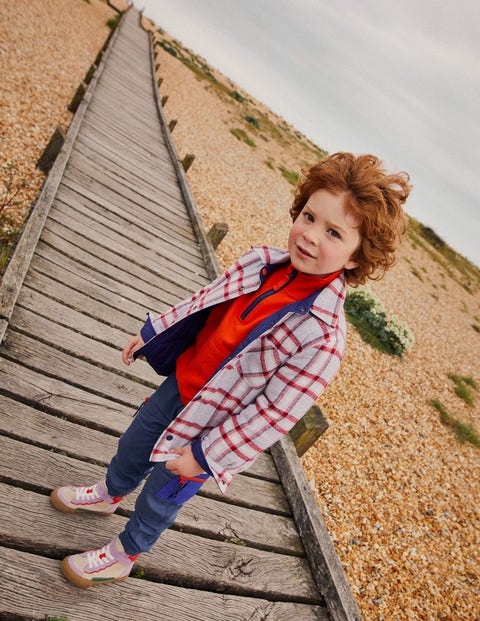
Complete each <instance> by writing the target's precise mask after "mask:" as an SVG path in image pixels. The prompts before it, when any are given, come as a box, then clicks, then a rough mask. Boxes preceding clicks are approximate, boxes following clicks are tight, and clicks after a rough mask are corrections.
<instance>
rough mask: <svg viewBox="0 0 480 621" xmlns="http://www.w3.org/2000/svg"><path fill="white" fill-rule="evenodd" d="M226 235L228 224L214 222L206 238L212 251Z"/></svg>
mask: <svg viewBox="0 0 480 621" xmlns="http://www.w3.org/2000/svg"><path fill="white" fill-rule="evenodd" d="M227 233H228V224H227V223H226V222H215V224H214V225H213V226H212V228H211V229H210V230H209V231H208V233H207V237H208V239H209V240H210V242H211V244H212V246H213V249H214V250H215V248H217V247H218V246H219V245H220V242H221V241H222V239H223V238H224V237H225V235H226V234H227Z"/></svg>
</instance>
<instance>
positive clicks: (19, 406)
mask: <svg viewBox="0 0 480 621" xmlns="http://www.w3.org/2000/svg"><path fill="white" fill-rule="evenodd" d="M0 414H1V416H2V430H3V431H4V432H5V433H6V434H7V435H8V436H9V437H10V438H12V439H15V440H18V441H19V442H27V443H29V444H34V445H35V446H39V447H41V448H44V449H47V450H50V449H54V450H56V451H61V452H62V454H65V455H66V456H69V457H72V458H73V459H80V460H82V461H86V460H88V461H93V462H94V463H97V464H98V465H101V466H103V467H106V466H108V464H109V462H110V459H111V458H112V457H113V456H114V455H115V453H116V450H117V442H118V438H117V437H115V436H113V435H109V434H107V433H102V432H99V431H96V430H94V429H90V428H88V427H83V426H81V425H77V424H74V423H72V422H70V421H68V420H63V419H61V418H59V417H58V416H52V415H51V414H46V413H45V412H41V411H38V410H35V409H34V408H33V407H31V406H29V405H26V404H25V403H21V402H18V401H14V400H13V399H11V398H9V397H6V396H1V395H0ZM19 420H21V421H22V425H21V426H19V425H18V421H19ZM89 482H90V481H87V482H86V484H88V483H89ZM200 495H202V496H205V497H206V498H213V499H216V500H221V501H225V502H229V503H233V504H237V505H238V506H243V507H249V508H253V509H259V510H266V511H270V512H271V513H276V514H278V515H285V516H290V515H291V511H290V506H289V505H288V501H287V499H286V497H285V492H284V491H283V487H282V486H281V485H279V484H278V483H273V482H270V481H264V480H261V479H257V478H254V477H249V476H245V475H239V476H237V477H236V478H235V480H234V482H233V484H232V485H231V487H230V488H229V490H228V495H227V496H223V495H222V494H221V493H220V491H219V490H218V487H217V485H216V483H215V482H214V481H213V480H209V481H208V482H207V483H206V484H205V486H204V487H203V488H202V490H201V493H200Z"/></svg>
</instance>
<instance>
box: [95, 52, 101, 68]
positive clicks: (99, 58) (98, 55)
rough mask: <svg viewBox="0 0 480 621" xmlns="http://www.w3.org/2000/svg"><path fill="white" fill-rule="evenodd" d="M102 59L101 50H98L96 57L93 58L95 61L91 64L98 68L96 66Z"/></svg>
mask: <svg viewBox="0 0 480 621" xmlns="http://www.w3.org/2000/svg"><path fill="white" fill-rule="evenodd" d="M102 58H103V52H102V50H100V51H99V52H98V54H97V57H96V58H95V60H94V61H93V64H94V65H96V66H97V67H98V65H99V64H100V63H101V62H102Z"/></svg>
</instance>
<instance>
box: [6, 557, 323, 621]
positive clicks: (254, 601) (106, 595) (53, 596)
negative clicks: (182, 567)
mask: <svg viewBox="0 0 480 621" xmlns="http://www.w3.org/2000/svg"><path fill="white" fill-rule="evenodd" d="M0 559H1V563H0V589H1V590H0V593H1V595H2V597H1V602H2V603H1V604H0V606H1V608H0V611H1V612H2V614H4V615H7V614H8V615H12V616H14V617H15V618H17V619H18V618H23V619H28V620H32V619H34V620H38V621H41V620H43V619H45V618H46V617H47V616H50V617H51V616H66V617H67V618H68V619H72V620H75V621H92V619H97V618H98V617H99V611H111V612H113V611H114V613H113V614H114V618H115V619H116V620H117V621H131V620H132V619H135V620H136V621H151V619H152V614H153V615H158V614H159V615H161V618H162V621H178V620H179V619H182V621H198V619H199V618H200V619H208V620H209V621H225V619H231V620H233V621H251V620H252V619H255V618H256V619H262V620H264V621H292V619H295V621H319V620H320V621H327V620H328V617H325V613H324V608H323V607H321V606H310V605H308V604H297V603H290V602H271V601H268V600H266V599H260V598H247V597H244V596H235V595H223V594H221V593H220V594H217V593H210V592H208V591H200V590H194V589H185V588H182V587H176V586H171V585H166V584H161V583H154V582H150V581H149V580H134V579H131V580H129V581H128V580H127V582H125V583H123V584H121V585H114V586H108V585H106V586H104V587H103V588H102V589H91V591H89V593H88V597H87V596H86V595H85V592H84V591H83V590H81V589H78V588H76V587H74V586H73V585H71V584H68V583H67V581H66V580H65V579H64V578H63V577H62V576H61V575H60V569H59V561H58V560H54V559H49V558H44V557H41V556H38V555H34V554H29V553H27V552H20V551H17V550H10V549H8V548H1V550H0ZM18 567H22V572H19V571H18ZM26 585H28V587H27V588H25V586H26ZM103 614H104V613H103ZM111 618H113V617H111Z"/></svg>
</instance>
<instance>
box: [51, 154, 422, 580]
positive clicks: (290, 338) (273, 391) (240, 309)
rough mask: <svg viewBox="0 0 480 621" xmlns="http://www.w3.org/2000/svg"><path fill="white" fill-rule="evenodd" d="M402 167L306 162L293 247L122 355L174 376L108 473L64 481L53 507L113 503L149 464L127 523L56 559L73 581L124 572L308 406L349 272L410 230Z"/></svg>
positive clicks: (233, 276) (324, 379) (247, 263)
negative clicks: (204, 491) (97, 543)
mask: <svg viewBox="0 0 480 621" xmlns="http://www.w3.org/2000/svg"><path fill="white" fill-rule="evenodd" d="M409 191H410V185H409V182H408V175H406V174H405V173H398V174H387V173H386V172H385V170H384V169H383V168H382V165H381V163H380V162H379V160H378V159H377V158H376V157H374V156H371V155H362V156H358V157H356V156H354V155H352V154H350V153H337V154H335V155H332V156H330V157H328V158H327V159H326V160H324V161H322V162H320V163H318V164H316V165H315V166H313V167H312V168H311V169H310V170H309V171H307V172H306V173H305V177H304V179H303V180H302V182H301V183H300V184H299V187H298V188H297V192H296V196H295V199H294V202H293V205H292V208H291V210H290V214H291V216H292V220H293V225H292V227H291V230H290V234H289V238H288V252H286V251H284V250H279V249H277V248H268V247H257V248H253V249H252V250H251V251H250V252H248V253H247V254H245V255H244V256H242V257H241V258H240V259H239V260H238V261H237V262H236V263H235V264H234V265H233V266H232V267H231V268H230V269H228V270H227V271H226V272H225V273H224V274H223V275H222V276H220V277H219V278H217V279H216V280H215V281H214V282H212V283H211V284H209V285H207V286H206V287H205V288H203V289H202V290H200V291H198V292H197V293H195V294H194V295H193V296H192V297H191V298H190V299H188V300H185V301H183V302H180V303H179V304H177V305H176V306H175V307H173V308H171V309H170V310H169V311H167V312H165V313H163V314H162V315H159V316H158V317H153V316H151V315H150V314H149V316H148V319H147V321H146V323H145V325H144V326H143V328H142V329H141V333H140V334H139V335H137V336H134V337H133V338H131V339H130V340H129V341H128V343H127V344H126V346H125V348H124V350H123V353H122V358H123V361H124V363H125V364H127V365H129V364H130V363H131V361H132V359H135V358H137V357H138V356H144V357H145V358H146V359H147V361H148V362H149V363H150V365H151V366H152V367H153V368H154V369H155V370H156V371H157V372H158V373H159V374H160V375H165V376H167V379H166V380H165V381H164V382H163V383H162V384H161V386H160V387H159V388H158V390H157V391H156V392H155V393H154V394H153V395H152V396H151V397H150V398H149V400H148V401H146V402H145V403H144V404H143V405H142V406H141V407H140V408H139V410H138V412H137V414H136V416H135V418H134V419H133V422H132V424H131V425H130V427H129V428H128V429H127V431H126V432H125V434H124V435H123V436H122V438H121V439H120V441H119V444H118V451H117V454H116V455H115V456H114V457H113V459H112V461H111V463H110V465H109V467H108V471H107V474H106V478H105V479H103V480H101V481H98V482H97V483H95V484H94V485H91V486H90V487H75V486H64V487H57V488H56V489H54V490H53V492H52V494H51V500H52V503H53V504H54V506H55V507H56V508H57V509H59V510H60V511H64V512H67V513H73V512H76V511H80V510H81V511H91V512H92V513H103V514H110V513H113V512H114V511H115V509H116V508H117V507H118V505H119V504H120V502H121V500H122V498H123V497H124V496H125V495H126V494H128V493H129V492H131V491H133V490H134V489H135V488H136V487H137V486H138V485H139V484H140V483H141V482H142V480H143V479H144V478H145V476H146V475H147V474H148V475H149V476H148V478H147V480H146V482H145V485H144V487H143V489H142V491H141V493H140V495H139V496H138V499H137V501H136V504H135V511H134V512H133V513H132V514H131V516H130V519H129V521H128V523H127V525H126V526H125V529H124V530H123V532H122V533H120V535H119V536H118V537H117V538H115V539H114V540H113V541H111V542H109V543H108V544H106V545H105V546H103V547H102V548H100V549H98V550H89V551H87V552H83V553H81V554H74V555H72V556H69V557H67V558H65V559H64V560H63V562H62V570H63V572H64V574H65V576H66V577H67V578H68V579H69V580H70V581H71V582H73V584H75V585H77V586H79V587H89V586H92V585H94V584H100V583H106V582H118V581H120V580H124V579H125V578H127V577H128V575H129V574H130V571H131V569H132V566H133V562H134V561H135V559H136V558H137V556H138V555H139V554H140V553H142V552H147V551H148V550H150V548H151V547H152V546H153V545H154V543H155V542H156V541H157V539H158V537H159V536H160V534H161V533H162V532H163V531H164V530H165V529H166V528H168V526H170V524H172V523H173V521H174V520H175V517H176V515H177V512H178V509H179V508H180V507H181V506H182V504H183V503H185V502H186V501H187V500H188V499H189V498H191V497H192V496H193V495H194V494H195V493H196V492H197V491H198V489H199V488H200V487H201V485H202V484H203V483H204V482H205V480H206V479H207V478H208V477H209V476H212V477H214V479H215V481H216V483H217V484H218V486H219V488H220V490H221V491H222V492H223V493H225V491H226V490H227V488H228V486H229V485H230V483H231V482H232V479H233V477H234V475H235V474H237V473H239V472H242V471H243V470H245V469H246V468H248V467H249V466H250V465H251V464H252V463H253V461H254V460H255V458H256V457H258V455H259V454H260V453H262V452H263V451H265V450H266V449H268V448H269V447H270V446H271V445H272V444H274V443H275V442H276V441H277V440H279V439H280V438H281V436H283V435H284V434H285V433H287V432H288V431H289V430H290V429H291V428H292V427H293V426H294V425H295V423H296V422H297V421H298V420H300V419H301V418H302V416H303V415H304V414H305V412H306V411H307V410H308V408H309V407H310V406H311V405H312V403H313V402H314V401H315V400H316V399H317V398H318V396H319V395H320V394H321V393H322V391H323V390H324V389H325V387H326V386H327V385H328V384H329V382H330V381H331V380H332V378H333V376H334V374H335V373H336V372H337V370H338V368H339V365H340V361H341V358H342V355H343V350H344V347H345V338H346V333H345V318H344V313H343V302H344V299H345V283H349V284H350V285H352V286H357V285H359V284H362V283H364V282H365V280H366V278H367V277H369V278H375V277H376V278H378V277H381V276H382V275H383V273H384V272H385V270H386V269H388V268H389V267H390V266H391V265H392V264H393V262H394V258H395V257H394V255H395V250H396V247H397V244H398V242H399V239H400V237H401V235H402V234H403V232H404V230H405V223H404V214H403V210H402V205H403V203H404V202H405V201H406V199H407V197H408V194H409Z"/></svg>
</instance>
